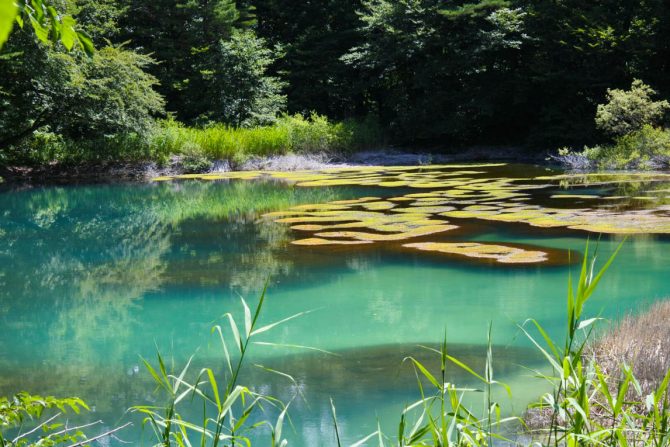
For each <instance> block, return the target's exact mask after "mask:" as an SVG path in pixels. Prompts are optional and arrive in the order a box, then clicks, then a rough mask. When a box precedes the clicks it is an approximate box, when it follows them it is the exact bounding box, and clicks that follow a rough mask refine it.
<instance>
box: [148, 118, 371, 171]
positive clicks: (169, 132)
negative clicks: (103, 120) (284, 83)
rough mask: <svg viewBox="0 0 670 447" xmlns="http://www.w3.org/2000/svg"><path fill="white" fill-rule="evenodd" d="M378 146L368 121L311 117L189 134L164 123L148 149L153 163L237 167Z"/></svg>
mask: <svg viewBox="0 0 670 447" xmlns="http://www.w3.org/2000/svg"><path fill="white" fill-rule="evenodd" d="M382 142H383V138H382V133H381V130H380V128H379V126H378V125H377V124H376V122H375V120H374V119H372V118H369V119H366V120H363V121H354V120H350V121H343V122H338V123H334V122H331V121H329V120H328V119H327V118H326V117H323V116H320V115H316V114H313V115H312V116H310V117H309V118H304V117H303V116H301V115H293V116H289V115H285V116H283V117H281V118H279V119H278V120H277V122H276V123H275V124H274V125H272V126H263V127H255V128H235V127H229V126H226V125H222V124H218V125H213V126H209V127H205V128H193V127H186V126H184V125H182V124H180V123H178V122H176V121H174V120H166V121H162V122H161V123H160V125H159V126H158V127H157V129H156V130H155V132H154V133H153V135H152V137H151V138H150V142H149V146H150V152H151V153H153V154H155V156H156V157H158V158H167V157H169V156H170V155H175V154H176V155H184V156H188V157H198V156H200V157H204V158H206V159H208V160H227V161H231V162H234V163H239V162H242V161H244V160H246V159H248V158H251V157H267V156H271V155H283V154H287V153H296V154H309V153H332V154H335V153H338V154H339V153H348V152H353V151H356V150H361V149H366V148H372V147H375V146H378V145H381V144H382Z"/></svg>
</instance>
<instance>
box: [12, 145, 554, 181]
mask: <svg viewBox="0 0 670 447" xmlns="http://www.w3.org/2000/svg"><path fill="white" fill-rule="evenodd" d="M483 161H486V162H506V163H529V164H540V165H546V166H553V165H555V163H552V162H551V161H549V159H548V158H547V154H532V153H531V152H529V151H525V150H523V149H519V148H515V147H514V148H513V147H472V148H470V149H468V150H466V151H463V152H455V153H435V152H431V151H430V150H409V149H396V148H387V149H378V150H368V151H361V152H357V153H353V154H337V155H332V154H328V153H312V154H286V155H273V156H267V157H252V158H250V159H248V160H246V161H244V162H242V163H240V164H239V165H234V164H232V163H231V162H230V161H228V160H214V161H212V162H210V166H209V169H206V170H203V171H200V172H195V173H216V172H231V171H300V170H319V169H329V168H341V167H360V166H422V165H430V164H441V163H454V162H460V163H462V162H472V163H477V162H483ZM188 173H194V172H193V171H190V170H188V169H186V168H185V167H184V166H183V164H182V157H180V156H173V157H171V159H170V160H169V162H168V163H166V165H165V166H159V164H158V163H157V162H155V161H137V162H103V163H85V164H79V165H59V164H56V163H53V164H49V165H44V166H38V167H33V166H5V167H0V184H2V183H5V184H17V183H61V182H63V183H69V182H78V181H95V180H99V181H144V180H148V179H151V178H153V177H159V176H171V175H180V174H188Z"/></svg>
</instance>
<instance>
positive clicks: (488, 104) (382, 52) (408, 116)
mask: <svg viewBox="0 0 670 447" xmlns="http://www.w3.org/2000/svg"><path fill="white" fill-rule="evenodd" d="M364 6H365V14H364V15H363V16H362V20H363V21H364V23H365V26H364V28H363V31H364V34H365V42H364V44H363V45H361V46H359V47H356V48H353V49H352V50H351V51H350V52H349V54H348V55H347V56H346V60H347V61H348V62H349V63H351V64H352V65H354V66H355V67H356V68H357V69H358V70H360V71H362V72H363V73H365V78H366V79H369V80H373V81H372V82H371V84H370V90H369V91H370V96H371V97H372V98H374V101H375V103H376V106H377V107H378V111H379V114H380V116H381V117H382V119H383V120H384V121H385V122H386V123H387V124H388V125H389V126H391V128H392V129H393V130H394V131H395V134H396V135H397V136H398V137H401V136H410V135H411V136H412V138H414V139H419V140H425V141H442V142H444V138H448V139H449V140H452V141H457V142H458V141H467V140H470V141H471V140H472V139H473V138H480V139H481V138H487V137H488V134H489V133H490V131H491V129H496V128H499V127H500V126H501V121H500V120H501V119H502V122H503V123H504V122H507V117H508V116H510V115H509V109H510V108H513V107H514V106H515V101H514V97H515V94H516V89H515V86H516V83H517V77H516V74H515V70H516V69H517V67H518V59H519V53H520V48H521V46H522V44H523V42H524V41H525V40H526V38H527V37H526V35H525V33H524V30H523V28H524V24H523V19H524V16H525V13H524V12H523V11H521V10H520V9H511V8H509V7H508V3H507V2H505V1H496V0H483V1H481V2H479V3H476V4H468V5H463V6H460V7H452V8H448V9H445V7H444V3H443V2H441V1H438V0H399V1H389V0H367V1H366V2H365V4H364ZM505 109H506V110H507V113H508V114H507V115H505V114H502V113H501V112H503V110H505Z"/></svg>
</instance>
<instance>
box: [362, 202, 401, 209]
mask: <svg viewBox="0 0 670 447" xmlns="http://www.w3.org/2000/svg"><path fill="white" fill-rule="evenodd" d="M395 206H396V204H395V203H392V202H387V201H381V202H368V203H364V204H362V205H361V207H363V208H365V209H366V210H370V211H383V210H390V209H391V208H395Z"/></svg>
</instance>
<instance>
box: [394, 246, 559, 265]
mask: <svg viewBox="0 0 670 447" xmlns="http://www.w3.org/2000/svg"><path fill="white" fill-rule="evenodd" d="M403 247H407V248H415V249H417V250H422V251H432V252H439V253H446V254H451V255H460V256H466V257H468V258H479V259H491V260H494V261H496V262H499V263H501V264H537V263H542V262H546V261H547V260H548V259H549V255H548V254H547V253H545V252H543V251H539V250H525V249H523V248H517V247H510V246H507V245H499V244H482V243H477V242H453V243H446V242H419V243H414V244H404V245H403Z"/></svg>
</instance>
